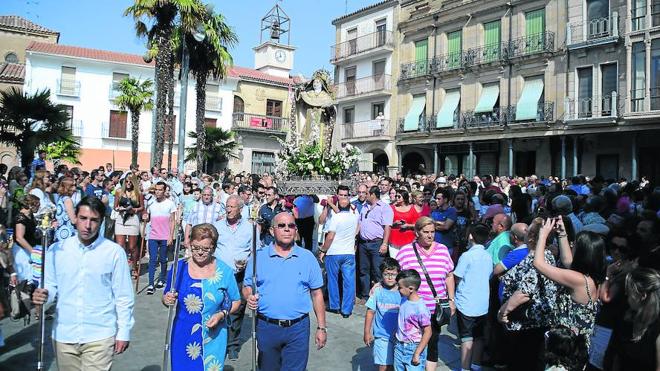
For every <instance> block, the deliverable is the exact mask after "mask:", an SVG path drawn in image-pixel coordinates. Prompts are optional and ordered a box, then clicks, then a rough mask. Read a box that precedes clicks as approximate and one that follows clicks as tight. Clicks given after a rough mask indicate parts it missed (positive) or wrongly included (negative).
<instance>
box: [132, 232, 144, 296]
mask: <svg viewBox="0 0 660 371" xmlns="http://www.w3.org/2000/svg"><path fill="white" fill-rule="evenodd" d="M145 229H146V223H144V222H142V220H140V235H141V237H142V241H141V242H140V250H138V256H137V260H135V264H137V274H136V276H135V292H137V291H138V287H139V285H140V268H142V263H141V262H142V252H143V251H144V244H145V243H146V241H147V236H146V235H145V233H146V231H145ZM134 259H135V258H134Z"/></svg>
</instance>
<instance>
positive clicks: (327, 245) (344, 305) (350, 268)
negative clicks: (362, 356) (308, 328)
mask: <svg viewBox="0 0 660 371" xmlns="http://www.w3.org/2000/svg"><path fill="white" fill-rule="evenodd" d="M348 191H349V189H348V187H347V186H344V185H340V186H339V187H338V188H337V199H338V205H337V206H338V207H339V212H338V213H336V214H333V215H332V218H330V220H329V222H328V227H327V231H328V233H327V234H326V236H325V240H324V241H323V246H321V248H319V258H320V259H321V261H323V259H324V258H325V270H326V272H327V274H328V298H329V305H328V306H329V309H328V311H329V312H332V313H341V315H342V317H344V318H348V317H349V316H350V315H351V313H353V304H354V302H355V236H356V235H357V232H358V231H359V227H358V221H359V218H360V215H359V214H358V212H357V210H356V208H355V206H353V205H351V202H350V198H349V193H348ZM339 272H341V275H342V280H343V297H342V300H341V308H340V303H339Z"/></svg>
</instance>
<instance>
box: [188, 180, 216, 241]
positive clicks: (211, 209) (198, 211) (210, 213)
mask: <svg viewBox="0 0 660 371" xmlns="http://www.w3.org/2000/svg"><path fill="white" fill-rule="evenodd" d="M224 215H225V207H224V206H223V205H222V204H220V203H218V202H215V201H214V200H213V188H211V187H204V189H203V190H202V197H201V198H200V199H199V201H197V203H196V204H195V206H194V207H193V209H192V210H191V211H190V214H188V219H187V220H186V231H185V233H184V240H183V245H184V246H185V247H186V248H188V247H189V246H190V232H191V231H192V227H194V226H196V225H198V224H202V223H210V224H213V223H215V222H217V221H218V220H222V218H223V217H224Z"/></svg>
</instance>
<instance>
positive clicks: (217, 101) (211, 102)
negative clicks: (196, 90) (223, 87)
mask: <svg viewBox="0 0 660 371" xmlns="http://www.w3.org/2000/svg"><path fill="white" fill-rule="evenodd" d="M204 104H205V108H206V109H207V110H209V111H222V98H220V94H219V86H218V85H216V84H208V85H207V86H206V102H205V103H204Z"/></svg>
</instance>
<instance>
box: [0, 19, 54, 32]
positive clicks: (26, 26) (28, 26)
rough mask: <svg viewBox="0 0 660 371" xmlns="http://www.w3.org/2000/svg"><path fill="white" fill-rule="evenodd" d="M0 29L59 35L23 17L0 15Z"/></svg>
mask: <svg viewBox="0 0 660 371" xmlns="http://www.w3.org/2000/svg"><path fill="white" fill-rule="evenodd" d="M0 27H6V28H12V29H15V30H21V31H30V32H37V33H47V34H52V35H58V36H59V34H60V33H59V32H57V31H53V30H50V29H48V28H46V27H43V26H40V25H38V24H36V23H32V22H30V21H28V20H27V19H25V18H23V17H19V16H17V15H0Z"/></svg>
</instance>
